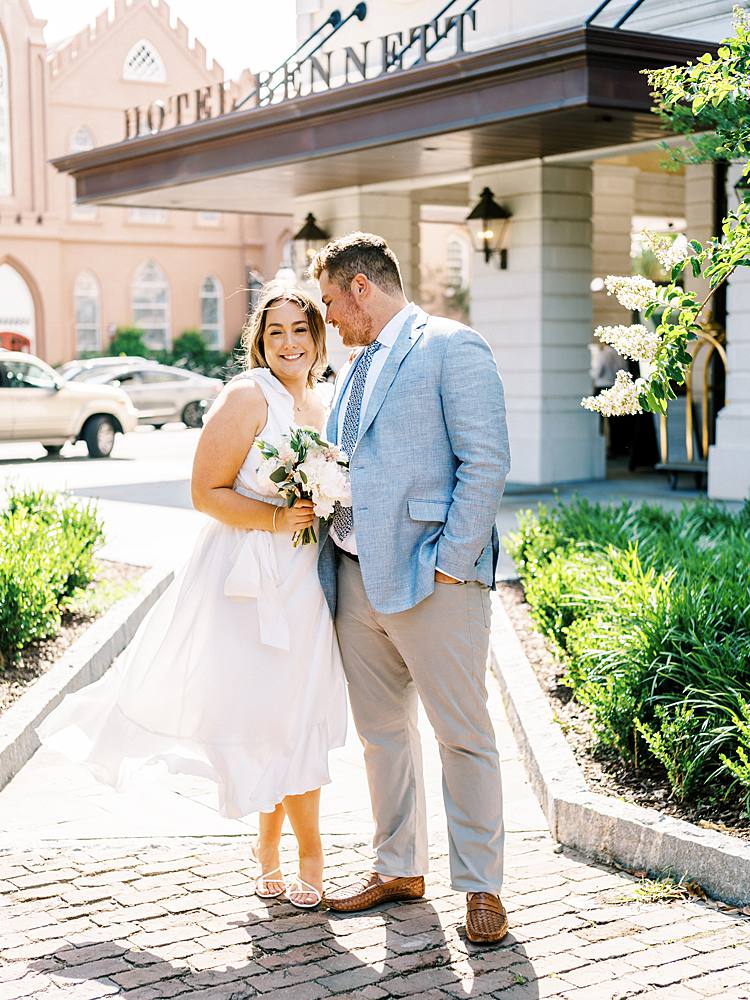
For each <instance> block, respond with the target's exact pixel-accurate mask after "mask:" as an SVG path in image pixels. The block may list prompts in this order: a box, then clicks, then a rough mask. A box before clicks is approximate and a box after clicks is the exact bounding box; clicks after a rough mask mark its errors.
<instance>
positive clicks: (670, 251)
mask: <svg viewBox="0 0 750 1000" xmlns="http://www.w3.org/2000/svg"><path fill="white" fill-rule="evenodd" d="M641 239H642V240H643V242H644V243H645V245H646V246H647V247H649V248H650V250H651V251H652V253H653V255H654V257H656V259H657V260H658V261H659V263H660V264H661V266H662V267H663V268H664V270H665V271H671V270H672V268H673V267H674V266H675V264H681V263H682V262H683V261H684V260H687V258H688V256H689V255H690V246H689V244H688V241H687V236H685V234H684V233H679V234H678V235H677V236H676V237H675V238H674V239H673V238H672V237H671V236H669V235H668V234H666V233H652V232H650V231H649V230H648V229H644V230H643V231H642V232H641Z"/></svg>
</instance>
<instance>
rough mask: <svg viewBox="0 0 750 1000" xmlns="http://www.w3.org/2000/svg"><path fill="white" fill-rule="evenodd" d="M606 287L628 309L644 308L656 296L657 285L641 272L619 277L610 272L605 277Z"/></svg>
mask: <svg viewBox="0 0 750 1000" xmlns="http://www.w3.org/2000/svg"><path fill="white" fill-rule="evenodd" d="M604 287H605V288H606V289H607V294H608V295H614V296H615V298H616V299H617V301H618V302H619V303H620V305H621V306H625V308H626V309H639V310H643V309H645V308H646V306H647V305H648V304H649V302H652V301H653V300H654V299H655V298H656V285H655V284H654V283H653V281H651V279H650V278H644V277H643V276H642V275H640V274H628V275H625V276H623V277H618V276H617V275H614V274H609V275H607V277H606V278H605V279H604Z"/></svg>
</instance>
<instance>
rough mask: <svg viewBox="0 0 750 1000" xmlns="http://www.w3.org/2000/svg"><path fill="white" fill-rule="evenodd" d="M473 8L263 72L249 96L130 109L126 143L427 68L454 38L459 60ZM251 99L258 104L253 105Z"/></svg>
mask: <svg viewBox="0 0 750 1000" xmlns="http://www.w3.org/2000/svg"><path fill="white" fill-rule="evenodd" d="M475 6H476V0H475V2H474V3H471V4H470V5H469V7H467V8H466V10H463V11H461V12H460V13H458V14H453V15H451V16H449V17H445V18H443V19H442V20H441V19H438V18H435V19H434V20H432V21H428V22H426V23H425V24H418V25H416V26H415V27H413V28H409V29H408V30H406V31H393V32H389V33H388V34H386V35H383V36H382V37H380V38H378V39H368V40H366V41H363V42H358V43H355V44H354V45H347V46H346V48H344V49H341V50H337V51H334V52H315V53H314V54H311V55H309V56H307V57H304V58H302V59H301V60H295V61H290V62H285V63H283V64H282V65H281V66H279V67H278V68H277V69H276V70H274V71H273V72H265V71H262V72H260V73H257V74H255V76H254V78H253V84H252V88H251V92H250V94H249V95H246V96H245V97H239V96H237V95H233V93H232V84H231V83H229V82H226V83H215V84H213V85H211V86H206V87H198V88H196V89H195V90H190V91H185V92H183V93H181V94H173V95H172V96H171V97H168V98H166V99H165V100H157V101H152V102H151V104H148V105H145V106H143V105H138V106H135V107H132V108H126V109H125V140H129V139H135V138H136V137H137V136H142V135H149V134H156V133H158V132H162V131H165V130H167V129H171V128H177V127H178V126H180V125H188V124H193V123H195V122H200V121H206V120H207V119H209V118H219V117H221V116H222V115H225V114H230V113H231V112H233V111H236V110H237V109H238V106H239V105H240V104H244V105H246V106H248V107H250V106H252V107H255V108H263V107H267V106H268V105H269V104H278V103H281V102H283V101H289V100H293V99H294V98H296V97H307V96H308V95H310V94H319V93H325V92H326V91H329V90H334V89H336V88H338V87H342V86H347V85H349V84H352V83H361V82H362V81H365V80H372V79H375V78H376V77H378V76H383V75H385V74H390V73H398V72H401V71H402V70H404V69H407V68H408V69H411V68H413V67H415V66H419V65H422V64H424V63H426V62H427V61H428V54H429V52H430V50H431V49H432V48H433V47H434V46H435V45H436V44H437V43H438V42H442V41H443V40H447V39H452V40H453V45H452V51H451V56H460V55H462V54H463V53H464V52H465V41H466V35H467V32H468V31H475V30H476V26H477V12H476V9H475ZM407 61H408V65H407ZM248 97H250V98H252V100H253V101H254V103H253V104H252V105H250V104H249V103H248Z"/></svg>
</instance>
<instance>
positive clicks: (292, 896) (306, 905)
mask: <svg viewBox="0 0 750 1000" xmlns="http://www.w3.org/2000/svg"><path fill="white" fill-rule="evenodd" d="M298 886H299V888H297V887H298ZM286 898H287V899H288V900H289V902H290V903H291V904H292V906H296V907H297V909H298V910H314V909H315V908H316V907H318V906H320V904H321V903H322V902H323V893H322V892H320V890H319V889H316V888H315V886H314V885H310V883H309V882H305V880H304V879H303V878H302V877H301V876H300V875H297V876H296V877H295V878H293V879H292V881H291V883H290V885H288V886H287V889H286Z"/></svg>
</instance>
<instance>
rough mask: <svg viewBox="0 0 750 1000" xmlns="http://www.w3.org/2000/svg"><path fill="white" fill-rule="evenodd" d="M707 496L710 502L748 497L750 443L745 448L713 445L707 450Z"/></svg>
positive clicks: (749, 490)
mask: <svg viewBox="0 0 750 1000" xmlns="http://www.w3.org/2000/svg"><path fill="white" fill-rule="evenodd" d="M749 441H750V438H749ZM708 495H709V497H710V498H711V499H712V500H745V499H747V498H748V497H750V443H748V444H747V445H746V446H745V447H741V446H740V445H732V446H729V445H714V446H713V447H712V448H711V449H710V450H709V453H708Z"/></svg>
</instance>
